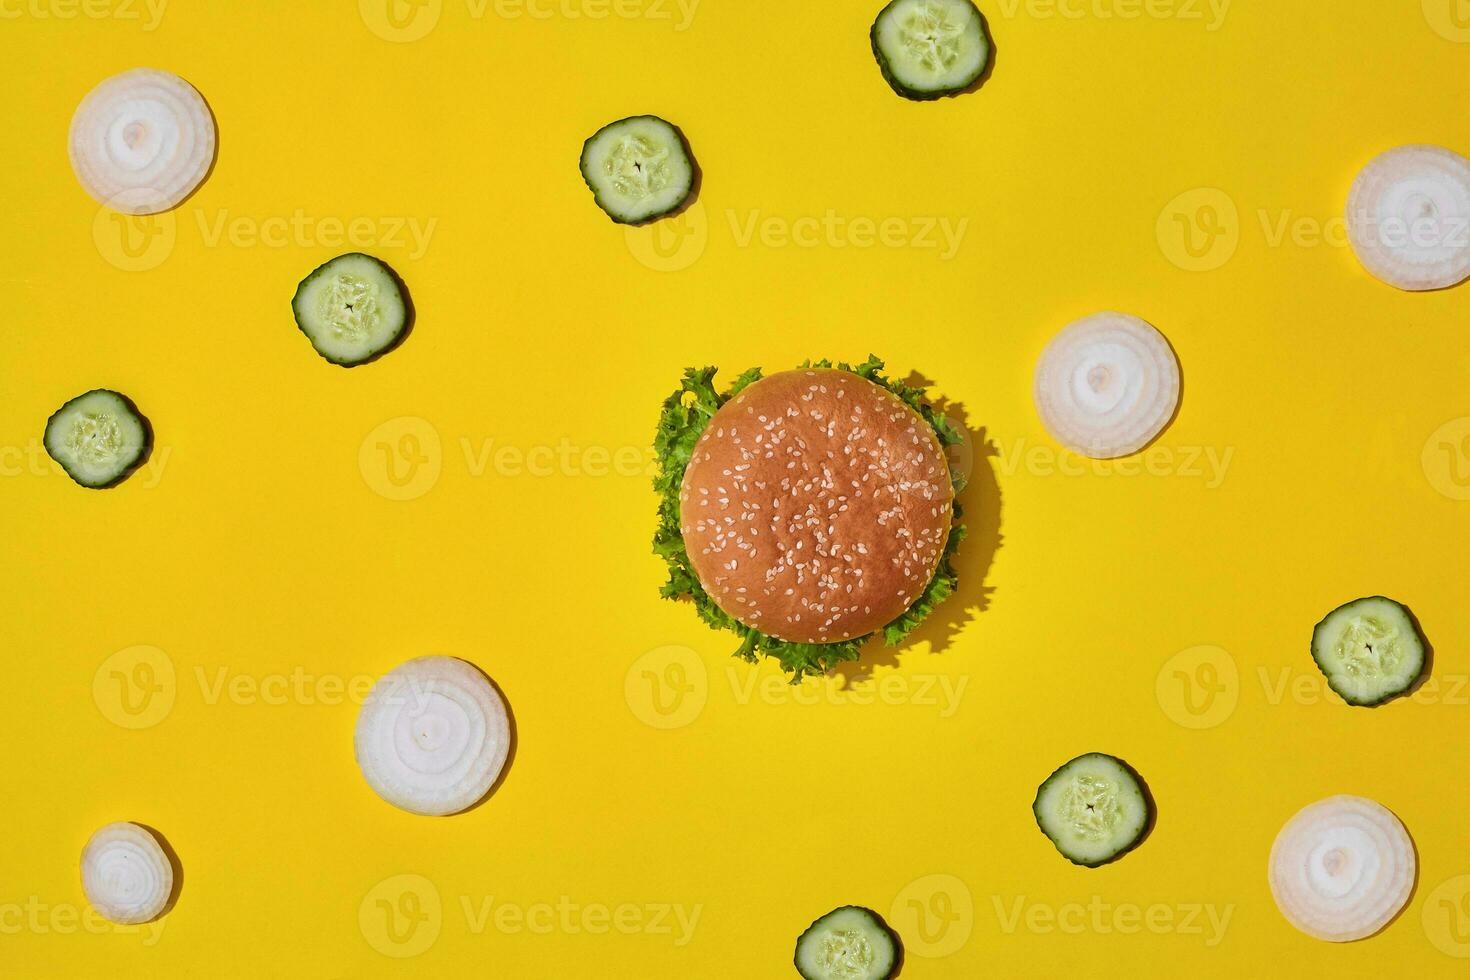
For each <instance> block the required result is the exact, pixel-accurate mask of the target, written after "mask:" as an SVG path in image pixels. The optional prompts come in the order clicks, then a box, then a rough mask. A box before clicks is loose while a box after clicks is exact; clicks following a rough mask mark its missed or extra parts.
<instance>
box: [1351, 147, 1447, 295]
mask: <svg viewBox="0 0 1470 980" xmlns="http://www.w3.org/2000/svg"><path fill="white" fill-rule="evenodd" d="M1347 224H1348V237H1349V239H1350V240H1351V241H1352V243H1353V251H1354V252H1356V253H1357V256H1358V261H1360V262H1362V263H1363V267H1364V268H1366V269H1367V270H1368V271H1369V272H1371V273H1372V274H1373V275H1374V276H1375V277H1376V278H1378V279H1381V280H1383V281H1384V282H1386V283H1388V284H1389V285H1390V286H1397V287H1398V288H1399V289H1408V290H1416V291H1417V290H1426V289H1445V288H1447V287H1449V286H1453V285H1455V284H1456V283H1459V282H1463V281H1464V280H1465V279H1466V278H1467V277H1470V160H1466V159H1465V158H1464V157H1462V156H1460V155H1459V154H1458V153H1454V152H1452V151H1450V150H1447V149H1445V148H1444V147H1442V146H1423V145H1415V146H1400V147H1397V148H1395V149H1392V150H1388V151H1387V152H1385V153H1381V154H1379V155H1378V156H1376V157H1374V158H1373V160H1372V161H1371V162H1369V164H1368V165H1367V166H1366V167H1364V168H1363V170H1362V172H1361V173H1359V174H1358V178H1357V180H1355V181H1353V189H1352V191H1351V192H1350V193H1349V194H1348V205H1347Z"/></svg>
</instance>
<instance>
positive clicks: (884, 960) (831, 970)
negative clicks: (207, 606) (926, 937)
mask: <svg viewBox="0 0 1470 980" xmlns="http://www.w3.org/2000/svg"><path fill="white" fill-rule="evenodd" d="M794 962H795V964H796V972H797V973H799V974H801V975H802V976H803V977H805V978H806V980H888V978H890V977H893V976H896V975H897V974H898V970H899V967H901V966H902V965H903V945H902V943H900V942H899V939H898V934H897V933H895V932H894V931H893V930H892V929H890V928H889V927H888V924H887V923H886V922H884V921H883V919H882V917H881V916H879V915H878V913H877V912H874V911H873V910H872V909H869V908H864V907H863V906H861V905H843V906H841V907H840V908H835V909H833V910H832V911H830V912H828V913H827V914H826V915H824V916H822V917H821V918H819V919H817V920H816V921H815V922H813V923H812V924H811V925H810V926H807V929H806V932H803V933H802V934H801V935H800V936H798V937H797V939H796V955H795V957H794Z"/></svg>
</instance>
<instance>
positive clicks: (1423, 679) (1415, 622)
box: [1369, 606, 1434, 897]
mask: <svg viewBox="0 0 1470 980" xmlns="http://www.w3.org/2000/svg"><path fill="white" fill-rule="evenodd" d="M1404 611H1405V612H1406V613H1408V614H1409V623H1410V625H1412V626H1413V627H1414V633H1415V635H1417V636H1418V637H1419V645H1420V646H1421V647H1423V648H1424V663H1423V664H1422V665H1420V667H1419V676H1418V677H1416V678H1414V681H1413V683H1411V684H1410V685H1409V686H1408V687H1406V688H1404V689H1403V690H1402V691H1400V692H1399V693H1398V694H1396V695H1394V696H1393V697H1390V698H1385V699H1384V700H1382V701H1379V702H1378V704H1375V705H1369V707H1374V708H1376V707H1378V705H1379V704H1387V703H1388V702H1390V701H1394V700H1397V699H1398V698H1409V697H1413V696H1414V694H1415V693H1417V692H1418V690H1419V688H1421V687H1423V686H1424V685H1425V684H1427V683H1429V680H1430V678H1432V677H1433V676H1434V644H1433V643H1430V642H1429V637H1428V636H1426V635H1425V633H1424V627H1422V626H1420V625H1419V616H1418V614H1417V613H1415V612H1414V610H1412V609H1410V608H1409V607H1408V606H1404ZM1405 829H1406V830H1407V829H1408V828H1407V827H1406V828H1405ZM1409 839H1410V840H1413V839H1414V835H1413V834H1410V835H1409ZM1418 853H1419V852H1418V850H1417V848H1416V849H1415V852H1414V855H1415V857H1418ZM1417 875H1418V866H1417V865H1415V878H1414V884H1415V886H1416V887H1417V886H1418V884H1419V879H1418V877H1417ZM1409 894H1410V896H1411V897H1412V895H1413V893H1412V892H1410V893H1409Z"/></svg>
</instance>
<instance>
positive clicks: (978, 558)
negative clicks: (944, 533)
mask: <svg viewBox="0 0 1470 980" xmlns="http://www.w3.org/2000/svg"><path fill="white" fill-rule="evenodd" d="M904 383H905V384H907V385H910V386H912V387H915V388H927V387H929V386H930V384H931V382H929V381H928V379H926V378H925V377H923V376H922V375H920V374H917V373H916V374H911V375H909V376H908V377H907V378H905V379H904ZM926 401H928V403H929V405H930V407H931V408H933V409H934V411H935V413H936V414H938V415H942V416H944V417H945V418H946V419H948V420H949V421H950V422H951V423H952V424H953V425H954V426H955V427H956V428H957V429H958V430H959V431H960V434H961V435H962V436H963V439H962V441H961V442H960V443H958V444H957V445H954V446H950V447H949V448H948V449H947V450H946V453H947V455H948V456H949V460H950V467H951V469H952V470H954V471H955V472H956V473H958V474H959V475H961V476H963V477H965V483H964V487H963V488H962V489H961V490H960V492H959V494H958V495H957V496H956V498H955V501H956V503H957V505H958V506H959V508H960V511H961V514H960V518H959V521H960V523H963V524H964V525H965V537H964V540H962V541H961V542H960V544H959V548H958V549H957V550H956V551H955V554H954V556H953V557H952V558H951V559H950V561H951V563H952V564H953V566H954V570H955V574H956V577H957V578H958V579H959V585H958V586H957V587H956V588H955V591H954V593H953V594H952V595H950V597H949V598H948V599H945V600H944V602H942V603H940V604H939V606H938V607H936V608H935V610H934V612H933V613H931V614H930V615H929V617H928V618H927V619H925V620H924V621H923V622H922V623H920V624H919V626H918V628H916V629H915V630H914V631H913V632H912V633H910V634H909V635H908V636H907V637H905V638H904V639H903V641H902V642H901V643H899V644H897V645H896V646H889V645H887V644H886V643H885V642H884V641H883V638H882V636H881V635H879V636H875V637H873V639H871V640H870V641H868V643H866V644H864V646H863V650H862V656H861V658H859V659H858V660H855V661H847V662H844V663H841V664H838V665H837V666H836V667H835V668H833V673H834V674H835V675H836V676H840V677H841V678H843V681H844V686H845V687H851V686H852V685H854V684H858V683H862V682H865V681H868V680H871V679H872V676H873V670H874V668H876V667H897V666H899V664H900V662H901V660H902V658H903V657H904V655H905V654H907V653H908V652H909V651H911V650H913V649H915V648H916V647H919V646H922V645H925V644H927V645H928V647H929V652H930V653H931V654H935V653H944V652H946V651H948V650H949V649H950V647H952V646H953V645H954V642H955V640H957V639H958V638H959V636H960V634H961V633H963V632H964V631H965V630H966V628H967V627H968V626H969V625H970V624H971V623H973V622H974V621H975V620H976V619H978V618H979V616H980V614H981V613H983V612H985V611H986V610H987V609H989V608H990V601H991V597H992V596H993V595H994V593H995V588H994V587H993V586H989V585H986V584H985V580H986V579H987V578H988V577H989V576H990V568H991V566H992V565H993V564H994V563H995V554H996V552H997V551H999V550H1000V547H1001V543H1002V542H1003V541H1004V537H1003V536H1002V534H1001V492H1000V482H999V480H997V478H996V473H995V466H994V464H993V463H992V460H993V459H995V458H996V457H997V456H999V455H1000V451H999V450H998V449H997V448H996V446H995V444H994V443H993V442H991V441H990V439H989V437H988V435H987V434H986V429H985V427H984V426H981V427H979V428H971V426H970V420H969V412H968V411H967V409H966V408H965V405H964V403H963V402H958V401H950V400H949V399H947V398H944V397H942V396H934V395H931V396H929V397H928V398H927V399H926Z"/></svg>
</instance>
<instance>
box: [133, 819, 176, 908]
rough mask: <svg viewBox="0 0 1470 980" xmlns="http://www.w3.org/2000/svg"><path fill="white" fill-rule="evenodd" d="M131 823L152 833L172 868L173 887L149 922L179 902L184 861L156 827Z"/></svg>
mask: <svg viewBox="0 0 1470 980" xmlns="http://www.w3.org/2000/svg"><path fill="white" fill-rule="evenodd" d="M133 823H137V824H138V826H139V827H142V828H143V829H144V830H146V831H148V833H150V834H152V835H153V839H154V840H156V841H158V847H159V849H160V850H162V851H163V856H164V858H165V859H166V860H167V861H168V864H169V867H170V868H172V869H173V872H174V883H173V887H172V888H170V889H169V892H168V900H167V901H166V902H164V903H163V911H162V912H159V913H158V914H157V915H155V916H154V917H153V918H152V919H150V920H149V921H150V922H157V921H158V920H159V919H161V918H163V917H164V916H165V915H168V914H169V913H170V912H172V911H173V910H174V906H175V905H177V904H179V896H180V895H181V894H183V891H184V863H183V862H182V861H180V860H179V854H178V852H177V851H175V850H174V846H173V845H172V844H170V843H169V842H168V838H167V837H165V836H163V834H161V833H159V831H158V828H157V827H154V826H152V825H150V824H146V823H138V822H137V821H133Z"/></svg>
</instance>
